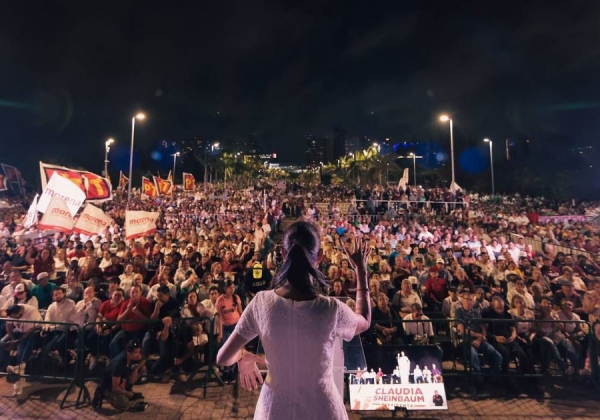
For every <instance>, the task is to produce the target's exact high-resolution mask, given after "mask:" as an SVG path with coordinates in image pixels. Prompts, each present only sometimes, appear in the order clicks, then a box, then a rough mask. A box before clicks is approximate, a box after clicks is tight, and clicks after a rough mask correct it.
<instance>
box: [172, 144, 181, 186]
mask: <svg viewBox="0 0 600 420" xmlns="http://www.w3.org/2000/svg"><path fill="white" fill-rule="evenodd" d="M180 155H181V153H179V152H177V153H173V154H172V155H171V156H173V178H172V181H173V185H175V165H176V164H177V156H180Z"/></svg>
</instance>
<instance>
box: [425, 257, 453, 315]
mask: <svg viewBox="0 0 600 420" xmlns="http://www.w3.org/2000/svg"><path fill="white" fill-rule="evenodd" d="M438 272H439V270H438V268H437V267H436V266H435V265H434V266H433V267H431V268H429V278H428V279H427V281H426V282H425V293H424V299H425V302H426V303H427V305H428V309H429V310H430V311H431V310H433V311H437V312H439V311H440V310H441V309H442V302H443V301H444V299H446V297H447V296H448V283H446V280H444V279H443V278H441V277H439V275H438Z"/></svg>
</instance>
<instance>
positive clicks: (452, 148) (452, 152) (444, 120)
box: [440, 115, 454, 187]
mask: <svg viewBox="0 0 600 420" xmlns="http://www.w3.org/2000/svg"><path fill="white" fill-rule="evenodd" d="M440 121H441V122H446V121H450V163H451V165H452V183H451V184H450V187H452V185H453V184H454V133H453V130H452V118H450V117H449V116H447V115H441V116H440Z"/></svg>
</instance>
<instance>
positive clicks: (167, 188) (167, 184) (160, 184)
mask: <svg viewBox="0 0 600 420" xmlns="http://www.w3.org/2000/svg"><path fill="white" fill-rule="evenodd" d="M154 182H155V183H156V187H157V188H158V192H159V194H160V195H171V192H172V191H173V181H170V180H168V179H162V178H161V177H159V176H155V177H154Z"/></svg>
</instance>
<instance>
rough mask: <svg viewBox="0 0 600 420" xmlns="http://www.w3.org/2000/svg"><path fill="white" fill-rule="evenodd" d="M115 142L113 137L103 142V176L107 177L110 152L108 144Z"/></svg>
mask: <svg viewBox="0 0 600 420" xmlns="http://www.w3.org/2000/svg"><path fill="white" fill-rule="evenodd" d="M114 142H115V139H113V138H110V139H108V140H106V141H105V142H104V177H105V178H108V152H110V145H111V144H113V143H114Z"/></svg>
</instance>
